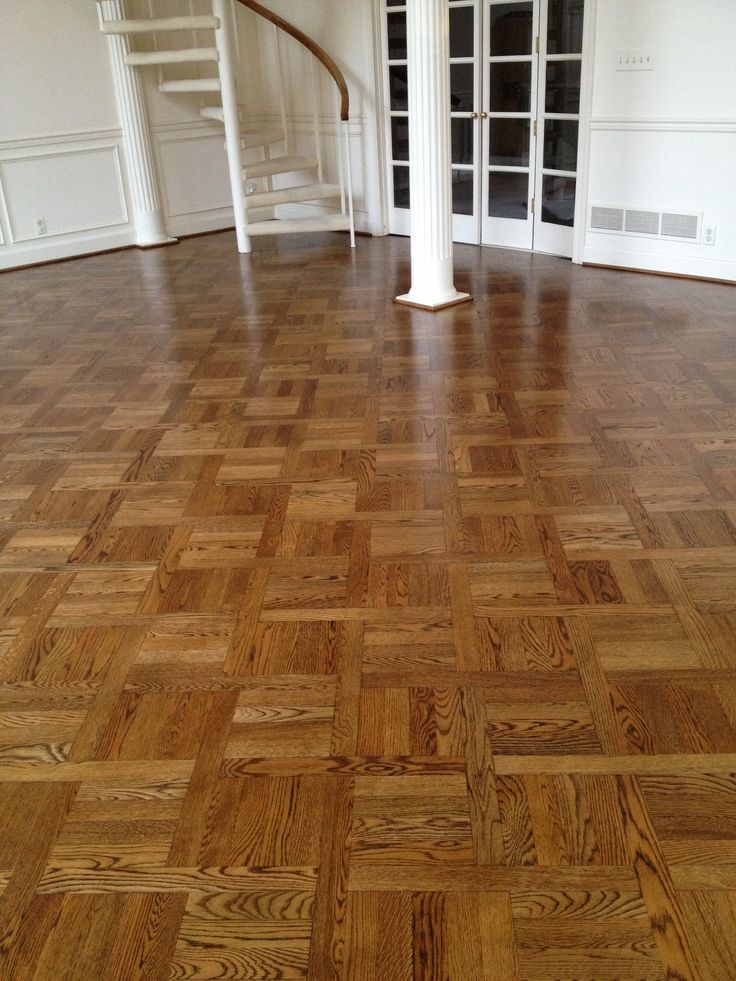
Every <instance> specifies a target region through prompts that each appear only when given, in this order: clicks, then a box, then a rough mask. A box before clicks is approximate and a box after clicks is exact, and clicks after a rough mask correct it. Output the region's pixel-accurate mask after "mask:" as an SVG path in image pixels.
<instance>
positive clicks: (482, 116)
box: [480, 112, 488, 119]
mask: <svg viewBox="0 0 736 981" xmlns="http://www.w3.org/2000/svg"><path fill="white" fill-rule="evenodd" d="M480 118H481V119H488V113H487V112H482V113H481V114H480Z"/></svg>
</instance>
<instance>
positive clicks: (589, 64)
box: [572, 0, 598, 265]
mask: <svg viewBox="0 0 736 981" xmlns="http://www.w3.org/2000/svg"><path fill="white" fill-rule="evenodd" d="M597 18H598V0H586V3H585V13H584V15H583V51H582V57H583V64H582V69H581V77H580V121H579V123H578V162H577V168H578V169H577V178H576V181H577V183H576V185H575V218H574V221H573V226H572V261H573V262H574V263H576V264H577V265H580V263H581V262H582V261H583V258H582V257H583V250H584V248H585V232H586V229H587V226H588V214H589V212H590V209H589V207H588V200H589V197H590V142H591V141H590V130H591V120H592V118H593V77H594V74H593V72H594V67H595V66H594V60H595V30H596V20H597Z"/></svg>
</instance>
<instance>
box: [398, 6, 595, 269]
mask: <svg viewBox="0 0 736 981" xmlns="http://www.w3.org/2000/svg"><path fill="white" fill-rule="evenodd" d="M448 4H449V8H450V93H451V94H450V106H449V110H450V116H451V132H452V190H453V232H454V238H455V241H458V242H470V243H474V244H476V243H480V244H483V245H497V246H504V247H507V248H520V249H534V250H536V251H540V252H549V253H553V254H555V255H567V256H570V255H572V232H573V221H574V213H575V189H576V177H577V145H578V128H579V113H580V80H581V62H582V40H583V6H584V0H448ZM386 6H387V9H386V23H387V32H386V33H387V51H386V54H387V59H386V65H387V79H386V81H387V86H388V92H389V119H390V122H389V128H390V133H389V134H388V135H389V145H390V151H389V152H390V154H391V177H392V181H391V185H392V187H391V190H392V191H393V207H392V210H391V217H390V230H391V231H392V232H396V233H398V234H408V232H409V217H408V216H409V212H408V208H409V205H410V201H409V163H410V161H409V147H408V89H407V61H406V5H405V3H403V2H401V3H400V2H392V0H387V4H386Z"/></svg>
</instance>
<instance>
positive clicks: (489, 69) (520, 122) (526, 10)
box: [481, 0, 539, 249]
mask: <svg viewBox="0 0 736 981" xmlns="http://www.w3.org/2000/svg"><path fill="white" fill-rule="evenodd" d="M484 13H485V16H484V24H483V56H482V57H483V69H484V71H483V75H484V86H483V115H482V118H481V122H482V130H483V138H482V144H483V146H482V161H483V163H482V170H483V195H482V202H483V203H482V212H481V214H482V218H481V242H482V243H483V244H484V245H501V246H506V247H511V248H516V249H531V248H533V245H534V221H533V215H532V198H533V196H534V174H535V165H536V150H537V140H536V138H535V135H534V130H535V125H534V123H535V119H536V114H537V76H538V72H539V58H538V57H537V54H536V39H537V24H538V21H539V0H485V11H484Z"/></svg>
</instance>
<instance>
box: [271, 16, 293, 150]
mask: <svg viewBox="0 0 736 981" xmlns="http://www.w3.org/2000/svg"><path fill="white" fill-rule="evenodd" d="M273 36H274V40H275V42H276V65H277V67H278V70H279V105H280V108H281V131H282V133H283V134H284V153H285V154H286V156H287V157H288V155H289V153H290V152H291V140H290V139H289V131H288V129H287V128H286V96H285V93H284V64H283V52H282V50H281V32H280V31H279V29H278V27H276V25H275V24H274V28H273Z"/></svg>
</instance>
